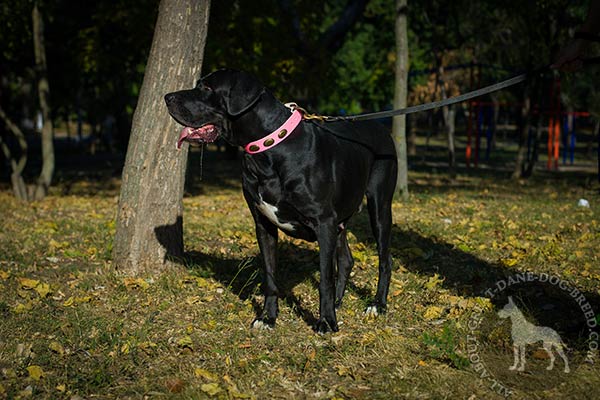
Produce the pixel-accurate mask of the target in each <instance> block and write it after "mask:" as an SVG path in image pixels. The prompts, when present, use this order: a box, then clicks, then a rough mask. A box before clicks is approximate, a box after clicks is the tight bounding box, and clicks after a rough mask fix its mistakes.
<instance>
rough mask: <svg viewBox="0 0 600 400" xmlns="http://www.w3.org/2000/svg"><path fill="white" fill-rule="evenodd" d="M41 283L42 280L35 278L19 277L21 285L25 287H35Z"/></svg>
mask: <svg viewBox="0 0 600 400" xmlns="http://www.w3.org/2000/svg"><path fill="white" fill-rule="evenodd" d="M39 283H40V281H38V280H35V279H29V278H19V285H20V286H21V288H23V289H34V288H35V287H36V286H37V285H39Z"/></svg>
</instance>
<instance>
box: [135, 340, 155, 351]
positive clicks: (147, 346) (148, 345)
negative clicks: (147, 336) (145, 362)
mask: <svg viewBox="0 0 600 400" xmlns="http://www.w3.org/2000/svg"><path fill="white" fill-rule="evenodd" d="M137 346H138V348H139V349H140V350H142V351H143V352H145V353H146V354H150V353H151V352H152V349H155V348H156V347H158V345H157V344H156V343H154V342H142V343H139V344H138V345H137Z"/></svg>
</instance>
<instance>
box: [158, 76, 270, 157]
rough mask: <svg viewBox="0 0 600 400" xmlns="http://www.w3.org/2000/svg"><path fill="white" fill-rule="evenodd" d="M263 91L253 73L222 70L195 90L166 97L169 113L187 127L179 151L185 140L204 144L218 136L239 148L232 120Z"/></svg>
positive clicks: (183, 131) (242, 112)
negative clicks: (231, 123) (232, 128)
mask: <svg viewBox="0 0 600 400" xmlns="http://www.w3.org/2000/svg"><path fill="white" fill-rule="evenodd" d="M264 92H265V88H264V86H263V85H262V84H261V83H260V82H259V81H258V80H256V79H255V78H254V77H252V76H251V75H250V74H248V73H245V72H241V71H234V70H226V69H223V70H218V71H215V72H213V73H211V74H209V75H207V76H205V77H204V78H201V79H200V80H199V81H198V82H197V84H196V87H195V88H193V89H189V90H180V91H178V92H173V93H169V94H167V95H165V102H166V103H167V108H168V109H169V114H171V116H172V117H173V118H174V119H175V120H176V121H177V122H178V123H180V124H181V125H183V126H184V128H183V130H182V131H181V134H180V135H179V140H178V141H177V148H180V147H181V145H182V143H183V142H184V141H186V142H189V143H190V144H203V143H210V142H214V141H215V140H216V139H217V138H218V137H219V136H222V137H223V138H224V139H225V140H227V141H228V142H229V143H231V144H237V145H239V144H240V143H236V141H235V140H233V136H232V132H231V128H230V121H231V120H232V119H233V118H236V117H238V116H240V115H242V114H244V113H245V112H246V111H248V110H249V109H250V108H252V107H253V106H254V105H255V104H256V102H257V101H258V100H259V99H260V97H261V95H262V94H263V93H264Z"/></svg>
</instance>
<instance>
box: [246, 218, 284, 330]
mask: <svg viewBox="0 0 600 400" xmlns="http://www.w3.org/2000/svg"><path fill="white" fill-rule="evenodd" d="M255 222H256V238H257V239H258V246H259V247H260V253H261V255H262V258H263V263H264V278H263V292H264V295H265V304H264V307H263V310H262V313H261V314H260V316H258V317H257V318H256V319H255V320H254V322H253V323H252V327H253V328H259V329H262V328H272V327H273V326H274V325H275V320H276V319H277V314H278V312H279V307H278V304H277V296H278V295H279V289H278V288H277V285H276V283H275V270H276V267H277V227H276V226H275V225H273V224H272V223H271V222H270V221H268V220H267V218H266V217H265V216H263V215H262V214H257V215H255Z"/></svg>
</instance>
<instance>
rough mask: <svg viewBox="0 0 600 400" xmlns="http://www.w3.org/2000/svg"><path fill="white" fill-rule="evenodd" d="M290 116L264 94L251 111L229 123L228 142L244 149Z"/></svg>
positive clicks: (266, 93) (283, 106) (277, 103)
mask: <svg viewBox="0 0 600 400" xmlns="http://www.w3.org/2000/svg"><path fill="white" fill-rule="evenodd" d="M290 115H291V111H290V109H289V108H287V107H286V106H285V105H283V104H281V103H280V102H279V101H278V100H277V99H276V98H275V96H273V94H271V93H270V92H265V93H264V94H263V95H262V97H261V99H260V100H259V101H258V102H257V103H256V104H255V106H254V107H252V109H250V110H249V111H248V112H246V113H244V114H243V115H241V116H240V117H238V118H236V119H234V120H232V121H231V130H232V133H233V134H232V137H231V140H230V141H231V142H232V144H235V145H238V146H242V147H244V146H246V145H247V144H248V143H250V142H253V141H255V140H258V139H260V138H262V137H264V136H265V135H268V134H269V133H271V132H273V131H274V130H276V129H277V128H279V127H280V126H281V125H282V124H283V123H284V122H285V121H286V120H287V119H288V118H289V117H290Z"/></svg>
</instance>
